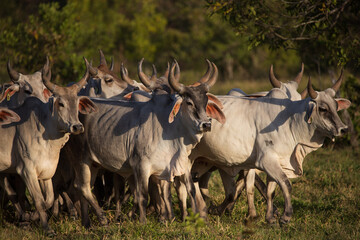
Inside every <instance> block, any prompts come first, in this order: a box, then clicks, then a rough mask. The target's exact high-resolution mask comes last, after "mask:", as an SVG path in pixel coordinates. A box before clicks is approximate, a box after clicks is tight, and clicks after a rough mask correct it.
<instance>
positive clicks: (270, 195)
mask: <svg viewBox="0 0 360 240" xmlns="http://www.w3.org/2000/svg"><path fill="white" fill-rule="evenodd" d="M275 189H276V182H275V181H274V180H273V179H271V178H269V177H268V180H267V210H266V221H267V222H268V223H271V224H273V223H275V222H276V219H275V217H274V209H273V201H274V195H275Z"/></svg>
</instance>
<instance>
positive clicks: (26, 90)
mask: <svg viewBox="0 0 360 240" xmlns="http://www.w3.org/2000/svg"><path fill="white" fill-rule="evenodd" d="M24 92H25V93H26V94H29V95H30V94H31V93H32V92H31V91H30V90H28V89H25V90H24Z"/></svg>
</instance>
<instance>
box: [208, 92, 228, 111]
mask: <svg viewBox="0 0 360 240" xmlns="http://www.w3.org/2000/svg"><path fill="white" fill-rule="evenodd" d="M206 96H207V97H208V100H209V101H212V102H214V103H215V104H216V105H217V106H218V107H219V108H220V109H223V108H224V106H223V105H222V103H221V102H220V100H219V99H218V98H217V97H216V96H215V95H213V94H211V93H207V94H206Z"/></svg>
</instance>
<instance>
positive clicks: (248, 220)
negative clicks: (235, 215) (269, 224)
mask: <svg viewBox="0 0 360 240" xmlns="http://www.w3.org/2000/svg"><path fill="white" fill-rule="evenodd" d="M258 220H259V216H258V215H255V216H248V217H247V218H245V225H249V224H251V223H254V222H257V221H258Z"/></svg>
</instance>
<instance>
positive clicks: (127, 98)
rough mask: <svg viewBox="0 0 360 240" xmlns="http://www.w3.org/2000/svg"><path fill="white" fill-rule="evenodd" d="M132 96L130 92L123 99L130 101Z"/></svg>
mask: <svg viewBox="0 0 360 240" xmlns="http://www.w3.org/2000/svg"><path fill="white" fill-rule="evenodd" d="M132 94H133V92H129V93H127V94H125V95H124V97H123V99H125V100H130V99H131V96H132Z"/></svg>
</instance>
